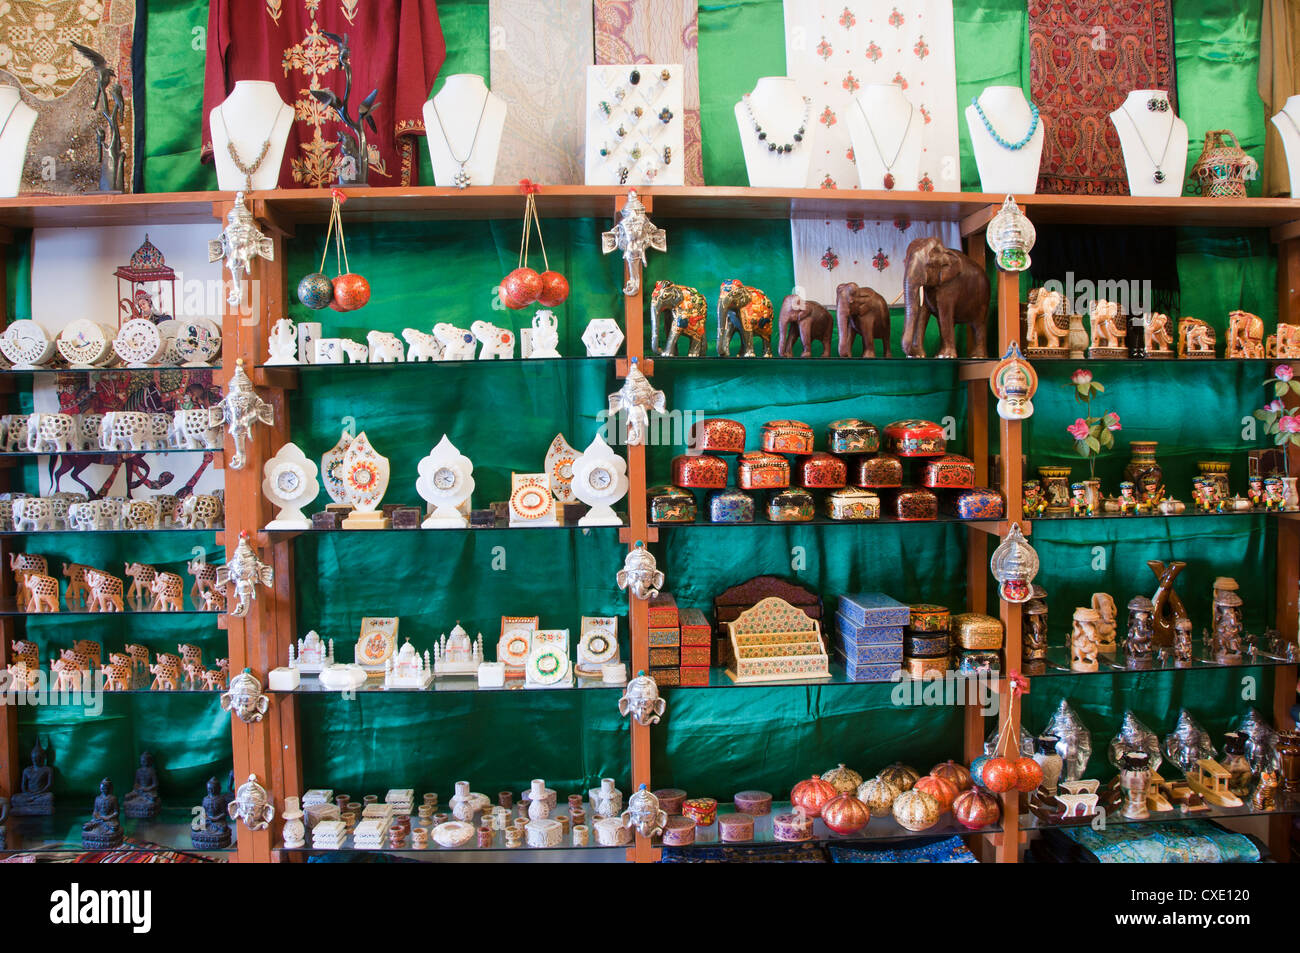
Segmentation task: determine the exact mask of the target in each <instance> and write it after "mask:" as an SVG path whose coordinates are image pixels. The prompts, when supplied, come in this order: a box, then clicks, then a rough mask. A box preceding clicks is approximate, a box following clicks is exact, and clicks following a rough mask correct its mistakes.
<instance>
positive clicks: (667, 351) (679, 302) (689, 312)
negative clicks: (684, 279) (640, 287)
mask: <svg viewBox="0 0 1300 953" xmlns="http://www.w3.org/2000/svg"><path fill="white" fill-rule="evenodd" d="M665 314H669V315H671V317H672V321H671V323H670V324H669V325H668V338H667V340H665V341H664V346H663V349H662V350H661V349H660V347H659V331H660V327H661V322H662V321H663V319H664V315H665ZM708 317H709V305H708V302H707V301H705V300H704V295H702V294H700V292H699V291H697V290H696V289H695V288H692V287H690V286H689V285H677V284H673V283H672V282H671V281H657V282H655V287H654V291H653V292H651V294H650V350H651V351H652V352H658V353H659V354H661V355H663V356H664V357H675V356H676V354H677V342H678V340H679V339H680V338H681V337H682V335H685V336H686V338H687V339H688V340H689V341H690V347H689V348H688V349H687V351H686V353H687V356H689V357H703V356H704V352H705V349H706V347H707V345H706V343H705V339H704V326H705V322H706V321H707V320H708Z"/></svg>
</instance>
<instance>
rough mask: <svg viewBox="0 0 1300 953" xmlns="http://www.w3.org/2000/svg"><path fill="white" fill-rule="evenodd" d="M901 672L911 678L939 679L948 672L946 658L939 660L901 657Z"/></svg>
mask: <svg viewBox="0 0 1300 953" xmlns="http://www.w3.org/2000/svg"><path fill="white" fill-rule="evenodd" d="M903 670H904V671H905V672H907V674H908V675H910V676H911V677H912V678H939V677H940V676H942V675H943V673H944V672H946V671H948V656H946V655H945V656H943V657H941V658H912V657H911V656H908V655H904V656H903Z"/></svg>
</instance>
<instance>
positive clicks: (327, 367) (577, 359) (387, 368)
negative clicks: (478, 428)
mask: <svg viewBox="0 0 1300 953" xmlns="http://www.w3.org/2000/svg"><path fill="white" fill-rule="evenodd" d="M622 357H623V355H622V354H618V355H615V356H612V357H588V356H587V355H585V354H580V355H573V356H569V357H566V356H563V355H561V356H560V357H531V358H522V357H513V358H506V359H504V360H502V359H497V358H493V359H491V360H478V359H477V358H475V359H474V360H469V361H393V362H391V363H387V364H384V363H381V362H379V361H373V362H372V361H357V362H356V363H354V364H258V365H257V366H256V367H255V368H254V370H257V371H266V372H270V373H273V374H274V373H279V372H281V371H303V372H305V373H307V374H308V375H309V376H310V375H317V374H323V373H326V372H329V371H335V372H339V373H358V374H364V373H367V372H369V371H374V372H375V373H383V374H387V373H389V372H392V371H396V372H398V373H415V371H416V369H418V368H429V369H431V370H430V373H435V374H436V373H438V371H437V370H432V369H434V368H444V369H445V368H451V367H466V366H474V367H484V366H487V365H491V366H496V367H499V366H501V365H510V366H513V367H546V366H547V365H550V366H555V365H564V364H590V365H592V366H595V365H597V364H609V363H611V362H613V361H615V360H619V359H621V358H622Z"/></svg>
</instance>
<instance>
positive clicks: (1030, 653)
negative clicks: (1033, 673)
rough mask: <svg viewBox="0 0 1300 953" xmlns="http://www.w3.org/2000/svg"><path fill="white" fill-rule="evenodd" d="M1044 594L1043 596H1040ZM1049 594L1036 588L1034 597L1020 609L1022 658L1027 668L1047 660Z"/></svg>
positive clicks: (1040, 588)
mask: <svg viewBox="0 0 1300 953" xmlns="http://www.w3.org/2000/svg"><path fill="white" fill-rule="evenodd" d="M1039 593H1042V595H1039ZM1046 599H1047V592H1046V590H1044V589H1043V588H1042V587H1041V586H1034V595H1033V597H1032V598H1031V599H1030V600H1029V601H1028V602H1026V603H1025V604H1024V605H1022V606H1021V607H1020V612H1021V617H1022V621H1021V625H1020V641H1021V649H1020V652H1021V657H1022V658H1023V659H1024V660H1025V662H1026V667H1027V668H1028V666H1029V665H1031V664H1034V663H1038V664H1041V663H1042V662H1043V660H1044V659H1046V658H1047V601H1046Z"/></svg>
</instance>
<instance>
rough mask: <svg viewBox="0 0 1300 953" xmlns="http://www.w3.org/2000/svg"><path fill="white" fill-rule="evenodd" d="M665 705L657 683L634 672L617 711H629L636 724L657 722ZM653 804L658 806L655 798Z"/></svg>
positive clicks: (620, 712)
mask: <svg viewBox="0 0 1300 953" xmlns="http://www.w3.org/2000/svg"><path fill="white" fill-rule="evenodd" d="M667 707H668V703H667V702H665V701H664V700H663V699H662V698H660V697H659V686H658V684H656V683H655V680H654V679H653V678H651V677H650V676H649V675H647V674H646V673H645V672H637V673H636V678H634V679H632V680H631V681H630V682H628V683H627V688H625V689H624V690H623V697H622V698H620V699H619V700H618V713H619V714H620V715H622V716H624V717H627V715H628V714H629V713H631V715H632V717H633V718H635V719H636V723H637V724H638V725H657V724H659V717H660V716H661V715H662V714H663V713H664V709H665V708H667ZM633 797H636V795H635V794H634V795H633ZM629 803H630V802H629ZM655 806H656V807H658V806H659V803H658V801H657V800H656V802H655Z"/></svg>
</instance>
